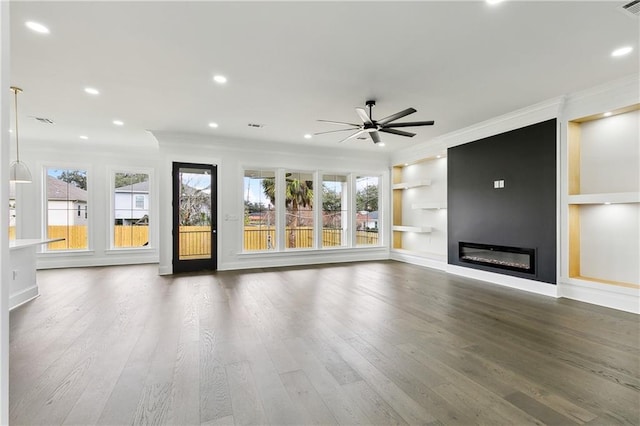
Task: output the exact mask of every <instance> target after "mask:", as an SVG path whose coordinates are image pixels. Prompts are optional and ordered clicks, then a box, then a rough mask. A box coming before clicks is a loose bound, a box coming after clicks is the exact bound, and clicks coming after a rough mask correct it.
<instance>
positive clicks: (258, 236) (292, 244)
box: [244, 226, 379, 251]
mask: <svg viewBox="0 0 640 426" xmlns="http://www.w3.org/2000/svg"><path fill="white" fill-rule="evenodd" d="M342 234H343V230H342V229H340V228H338V229H332V228H323V229H322V247H340V246H342V245H343V241H342ZM285 239H286V244H285V245H286V247H287V248H312V247H313V228H311V227H298V228H287V229H286V230H285ZM378 241H379V240H378V233H377V232H371V231H356V244H357V245H377V244H378ZM275 242H276V237H275V228H274V227H273V226H271V227H266V226H263V227H259V226H255V227H252V226H245V227H244V249H245V250H246V251H256V250H272V249H274V248H275Z"/></svg>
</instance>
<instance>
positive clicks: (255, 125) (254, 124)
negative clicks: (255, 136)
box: [247, 123, 264, 129]
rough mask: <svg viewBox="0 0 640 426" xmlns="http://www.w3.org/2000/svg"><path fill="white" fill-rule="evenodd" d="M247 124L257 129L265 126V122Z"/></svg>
mask: <svg viewBox="0 0 640 426" xmlns="http://www.w3.org/2000/svg"><path fill="white" fill-rule="evenodd" d="M247 126H249V127H255V128H256V129H260V128H262V127H264V124H257V123H249V124H247Z"/></svg>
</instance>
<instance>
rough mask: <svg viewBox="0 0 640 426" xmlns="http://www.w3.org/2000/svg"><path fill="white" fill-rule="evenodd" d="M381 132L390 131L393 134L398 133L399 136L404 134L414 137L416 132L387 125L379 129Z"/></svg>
mask: <svg viewBox="0 0 640 426" xmlns="http://www.w3.org/2000/svg"><path fill="white" fill-rule="evenodd" d="M380 131H381V132H384V133H391V134H393V135H400V136H406V137H409V138H412V137H414V136H415V135H416V134H415V133H411V132H403V131H402V130H396V129H389V128H388V127H385V128H382V129H380Z"/></svg>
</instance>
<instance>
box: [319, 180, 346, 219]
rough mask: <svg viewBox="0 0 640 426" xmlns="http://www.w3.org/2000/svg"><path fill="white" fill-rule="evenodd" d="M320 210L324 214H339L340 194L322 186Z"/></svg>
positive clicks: (340, 208)
mask: <svg viewBox="0 0 640 426" xmlns="http://www.w3.org/2000/svg"><path fill="white" fill-rule="evenodd" d="M322 210H324V211H325V212H339V211H340V210H342V200H341V196H340V194H338V193H337V192H336V191H334V190H333V189H331V188H329V187H328V186H327V185H322Z"/></svg>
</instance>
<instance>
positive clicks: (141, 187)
mask: <svg viewBox="0 0 640 426" xmlns="http://www.w3.org/2000/svg"><path fill="white" fill-rule="evenodd" d="M115 192H144V193H145V194H148V193H149V181H145V182H138V183H134V184H133V185H125V186H119V187H117V188H116V189H115Z"/></svg>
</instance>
